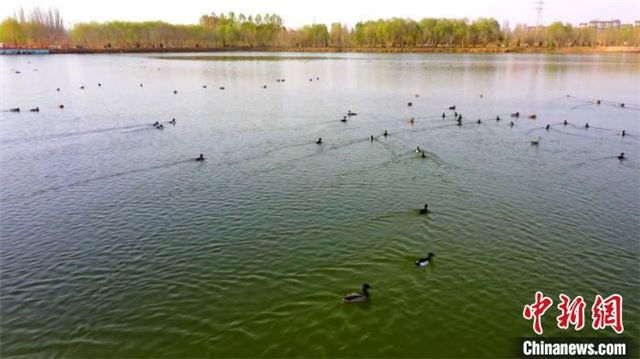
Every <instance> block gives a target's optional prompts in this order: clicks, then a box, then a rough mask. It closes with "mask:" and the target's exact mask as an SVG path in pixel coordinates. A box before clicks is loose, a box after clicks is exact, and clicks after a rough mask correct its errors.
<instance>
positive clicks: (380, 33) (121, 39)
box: [0, 8, 640, 50]
mask: <svg viewBox="0 0 640 359" xmlns="http://www.w3.org/2000/svg"><path fill="white" fill-rule="evenodd" d="M0 42H2V43H4V44H5V46H6V45H10V46H57V47H63V48H85V49H123V50H127V49H135V48H138V49H151V48H169V49H174V48H175V49H179V48H233V47H237V48H239V47H243V48H251V47H258V48H264V47H278V48H324V47H334V48H419V47H500V46H511V47H513V46H521V47H522V46H536V47H539V46H544V47H567V46H595V45H603V46H640V27H637V26H636V27H622V28H620V29H607V30H604V31H596V30H595V29H592V28H576V27H573V26H572V25H570V24H563V23H561V22H556V23H553V24H551V25H549V26H548V27H541V28H531V27H527V26H525V25H518V26H516V27H515V28H514V30H513V31H511V30H510V29H509V28H508V25H505V26H502V27H501V26H500V24H498V22H497V21H496V20H495V19H492V18H489V19H487V18H480V19H477V20H473V21H469V20H467V19H437V18H424V19H422V20H420V21H415V20H412V19H407V18H391V19H379V20H370V21H364V22H358V23H357V24H356V25H355V26H354V27H353V28H350V27H348V26H346V25H344V24H341V23H333V24H331V26H330V27H327V26H326V25H324V24H313V25H305V26H303V27H301V28H298V29H288V28H286V27H285V26H284V23H283V20H282V18H281V17H280V16H278V15H275V14H264V15H255V16H245V15H244V14H239V15H236V14H235V13H233V12H230V13H228V14H219V15H216V14H215V13H212V14H209V15H203V16H202V17H201V18H200V21H199V22H198V23H197V24H192V25H174V24H169V23H166V22H162V21H145V22H126V21H109V22H102V23H98V22H89V23H78V24H76V25H74V26H73V27H72V28H71V29H70V30H66V29H65V28H64V26H63V22H62V18H61V17H60V15H59V13H58V11H57V10H54V9H49V10H48V11H42V10H39V9H37V8H36V9H34V10H33V11H32V12H31V13H30V14H28V15H25V13H24V11H22V10H20V11H19V12H18V13H17V14H16V15H14V16H13V17H10V18H7V19H5V20H4V21H3V22H2V23H0Z"/></svg>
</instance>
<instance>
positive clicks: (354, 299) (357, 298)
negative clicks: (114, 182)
mask: <svg viewBox="0 0 640 359" xmlns="http://www.w3.org/2000/svg"><path fill="white" fill-rule="evenodd" d="M12 70H13V69H12ZM14 72H15V73H16V74H20V71H18V70H14ZM315 80H316V81H319V80H320V77H318V76H316V77H315ZM275 81H276V82H278V83H281V82H285V79H284V78H278V79H276V80H275ZM312 81H314V78H313V77H310V78H309V82H312ZM143 86H144V84H142V83H140V84H139V87H143ZM97 87H102V83H98V84H97ZM202 88H203V89H206V88H207V85H202ZM262 88H263V89H267V85H266V84H264V85H262ZM79 89H80V90H85V85H82V86H80V87H79ZM218 89H219V90H225V87H224V86H220V87H218ZM56 91H57V92H60V88H56ZM173 94H178V90H173ZM414 96H415V97H416V98H418V97H419V96H420V95H419V94H415V95H414ZM566 96H567V97H570V95H566ZM480 97H481V98H482V97H484V96H483V94H480ZM590 103H591V104H594V105H601V104H602V100H592V101H590ZM615 105H616V106H618V107H621V108H624V107H625V104H624V103H615ZM407 106H408V107H412V106H413V103H412V102H411V101H409V102H407ZM58 108H59V109H64V108H65V107H64V104H60V105H58ZM448 111H449V112H453V113H449V114H447V112H446V111H445V112H442V115H441V118H442V119H443V120H447V119H449V118H453V120H454V121H455V122H456V125H457V126H459V127H461V126H462V121H463V116H462V113H459V112H458V111H457V109H456V105H451V106H449V107H448ZM9 112H15V113H19V112H21V109H20V107H13V108H10V109H9ZM29 112H40V107H34V108H30V109H29ZM357 115H358V114H357V113H356V112H353V111H351V110H348V111H347V113H346V114H345V115H344V116H343V117H342V118H341V119H339V121H340V122H342V123H346V122H347V121H349V119H350V118H352V117H354V116H357ZM509 117H510V118H511V119H512V121H510V122H509V124H508V125H509V126H510V127H513V126H515V123H514V122H513V120H517V119H519V118H520V117H521V116H520V112H513V113H511V114H510V115H509ZM527 118H528V119H531V120H535V119H537V115H536V114H535V113H532V114H529V115H527ZM502 120H503V119H502V118H501V117H500V115H497V116H496V117H495V121H496V122H500V121H502ZM415 121H416V119H415V117H411V118H410V119H409V120H408V122H409V123H410V124H411V125H413V124H415ZM475 122H476V123H477V124H482V119H478V120H477V121H475ZM176 123H177V121H176V119H175V118H172V119H171V120H170V121H167V122H166V124H170V125H173V126H175V125H176ZM152 125H153V127H155V128H156V129H158V130H162V129H164V128H165V125H164V124H162V123H160V122H159V121H156V122H154V123H153V124H152ZM567 125H569V122H567V120H564V121H563V123H562V126H567ZM589 127H590V125H589V123H585V125H584V128H585V129H589ZM544 128H545V130H546V131H549V130H550V129H551V125H550V124H547V125H546V126H545V127H544ZM619 135H620V136H621V137H624V136H625V135H626V131H625V130H622V132H620V133H619ZM388 136H389V132H388V131H387V130H384V132H382V137H384V138H387V137H388ZM541 139H542V138H541V137H537V138H536V139H533V140H531V141H529V143H530V145H531V146H539V145H540V141H541ZM368 140H369V141H371V142H373V141H376V137H375V136H374V135H370V136H369V138H368ZM315 143H316V144H318V145H323V144H324V142H323V140H322V138H321V137H319V138H318V139H317V140H316V141H315ZM415 152H416V153H417V154H418V155H419V156H420V157H421V158H427V155H426V152H425V150H424V149H421V148H420V147H419V146H417V147H416V150H415ZM617 159H619V160H624V159H626V157H625V153H624V152H622V153H620V154H619V155H618V156H617ZM193 160H195V161H198V162H203V161H205V156H204V154H202V153H201V154H200V155H199V156H198V157H195V158H193ZM418 214H419V215H427V214H429V207H428V204H425V205H424V207H423V208H421V209H419V210H418ZM434 256H435V254H433V253H429V254H428V255H427V256H425V257H422V258H419V259H418V260H416V262H415V265H416V266H418V267H426V266H427V265H428V264H429V263H431V262H432V261H433V257H434ZM371 288H372V287H371V286H370V285H369V284H368V283H364V284H363V285H362V290H361V291H359V292H354V293H351V294H348V295H346V296H344V298H343V301H344V302H345V303H358V302H365V301H368V300H369V299H370V293H369V289H371Z"/></svg>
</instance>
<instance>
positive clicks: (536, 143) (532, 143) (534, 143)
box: [529, 137, 540, 146]
mask: <svg viewBox="0 0 640 359" xmlns="http://www.w3.org/2000/svg"><path fill="white" fill-rule="evenodd" d="M529 143H531V145H532V146H537V145H539V144H540V137H538V139H537V140H533V141H530V142H529Z"/></svg>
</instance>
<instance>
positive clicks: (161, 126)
mask: <svg viewBox="0 0 640 359" xmlns="http://www.w3.org/2000/svg"><path fill="white" fill-rule="evenodd" d="M156 128H157V129H158V130H164V125H158V126H157V127H156Z"/></svg>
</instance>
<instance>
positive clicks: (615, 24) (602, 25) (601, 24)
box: [580, 19, 638, 30]
mask: <svg viewBox="0 0 640 359" xmlns="http://www.w3.org/2000/svg"><path fill="white" fill-rule="evenodd" d="M637 22H638V21H636V23H637ZM580 27H581V28H585V27H589V28H592V29H596V30H605V29H619V28H620V20H618V19H615V20H605V21H601V20H591V21H589V22H583V23H581V24H580Z"/></svg>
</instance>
